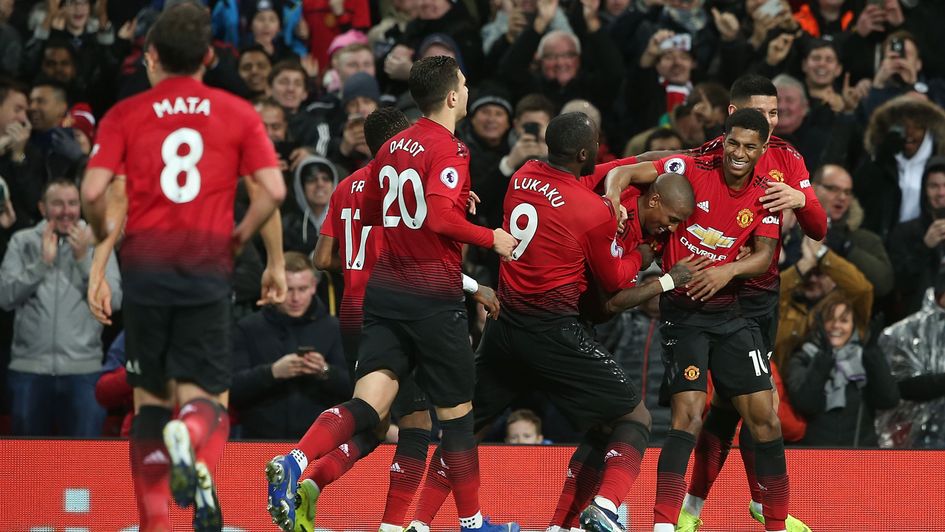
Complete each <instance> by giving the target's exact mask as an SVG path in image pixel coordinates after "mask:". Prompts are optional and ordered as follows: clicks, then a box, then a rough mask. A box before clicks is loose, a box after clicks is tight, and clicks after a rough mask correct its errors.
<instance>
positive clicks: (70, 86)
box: [39, 40, 87, 98]
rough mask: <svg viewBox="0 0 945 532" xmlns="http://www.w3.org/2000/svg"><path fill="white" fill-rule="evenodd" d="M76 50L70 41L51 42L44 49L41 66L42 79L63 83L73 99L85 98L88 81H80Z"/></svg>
mask: <svg viewBox="0 0 945 532" xmlns="http://www.w3.org/2000/svg"><path fill="white" fill-rule="evenodd" d="M76 60H77V58H76V53H75V48H73V47H72V45H71V44H69V42H68V41H62V40H56V41H49V42H48V43H46V46H45V47H44V48H43V60H42V63H40V66H39V75H40V76H41V78H44V79H49V80H52V81H57V82H59V83H62V84H63V85H64V86H65V87H66V89H67V90H68V91H69V95H70V96H71V97H73V98H81V97H83V96H84V89H85V83H86V81H87V80H84V79H80V78H79V76H78V70H77V68H76Z"/></svg>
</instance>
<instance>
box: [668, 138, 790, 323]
mask: <svg viewBox="0 0 945 532" xmlns="http://www.w3.org/2000/svg"><path fill="white" fill-rule="evenodd" d="M653 164H654V165H655V166H656V170H657V171H658V172H659V173H661V174H662V173H663V172H674V173H677V174H682V175H685V176H686V177H687V178H688V179H689V182H690V183H691V184H692V190H693V193H694V195H695V201H696V208H695V209H694V210H693V212H692V215H691V216H690V217H689V218H687V219H686V220H685V221H684V222H683V223H681V224H680V225H679V227H678V228H677V229H676V232H675V233H673V234H672V235H671V236H670V238H669V242H668V243H667V245H666V248H665V250H664V252H663V271H665V272H668V271H669V270H670V268H672V267H673V265H674V264H676V262H678V261H680V260H682V259H684V258H686V257H688V256H690V255H702V256H706V257H708V258H709V259H711V260H712V261H713V262H714V263H715V265H721V264H726V263H729V262H732V261H734V260H735V257H736V256H737V255H738V248H739V247H741V246H742V245H744V244H745V243H746V242H748V239H749V238H750V237H751V236H752V233H754V234H756V235H759V236H765V237H769V238H775V239H777V238H778V237H779V226H778V217H777V216H773V215H770V214H769V213H768V211H767V209H765V208H764V207H763V206H762V205H761V202H760V201H759V198H760V197H761V196H763V195H764V194H765V186H764V185H765V182H766V181H767V180H766V178H765V177H764V176H761V175H759V174H758V173H757V172H756V173H755V174H754V175H753V176H752V177H751V178H749V180H748V182H747V183H746V184H745V186H744V187H743V188H742V189H741V190H733V189H732V188H730V187H729V186H728V185H727V184H726V182H725V176H724V175H723V173H722V156H721V155H711V156H699V157H694V158H693V157H688V156H685V155H674V156H672V157H666V158H664V159H661V160H659V161H656V162H654V163H653ZM736 290H737V283H729V285H728V286H726V287H725V288H723V289H722V290H720V291H719V292H717V293H716V295H715V296H714V297H712V299H710V300H709V301H706V302H695V301H693V300H692V299H691V298H689V297H688V296H686V293H685V291H684V290H683V289H679V288H677V289H676V290H674V291H672V292H669V293H667V294H665V296H666V300H667V301H668V302H669V303H671V304H672V305H673V306H675V307H678V308H681V309H686V310H705V311H709V312H718V311H722V310H727V309H729V308H730V307H731V306H732V304H733V303H734V302H735V292H736Z"/></svg>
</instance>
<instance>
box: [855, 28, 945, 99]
mask: <svg viewBox="0 0 945 532" xmlns="http://www.w3.org/2000/svg"><path fill="white" fill-rule="evenodd" d="M882 53H883V59H882V61H881V62H880V64H879V68H878V69H877V70H876V75H875V76H874V77H873V86H872V88H871V89H870V90H869V92H868V93H867V95H866V98H865V99H864V100H863V109H862V116H865V117H868V116H871V115H872V114H873V112H874V111H875V110H876V109H877V108H878V107H879V106H880V105H882V104H884V103H886V102H888V101H889V100H891V99H893V98H895V97H896V96H901V95H903V94H909V93H912V92H917V93H919V94H924V95H925V96H926V97H928V99H929V101H931V102H932V103H934V104H936V105H938V106H939V107H942V106H945V80H942V79H938V78H936V79H928V78H926V77H925V75H924V74H923V73H922V58H921V57H920V56H921V54H920V51H919V47H918V46H917V45H916V40H915V37H913V35H912V34H911V33H909V32H907V31H897V32H895V33H893V34H891V35H890V36H889V37H886V40H885V41H883V49H882Z"/></svg>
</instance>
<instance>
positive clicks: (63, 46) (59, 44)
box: [43, 37, 78, 63]
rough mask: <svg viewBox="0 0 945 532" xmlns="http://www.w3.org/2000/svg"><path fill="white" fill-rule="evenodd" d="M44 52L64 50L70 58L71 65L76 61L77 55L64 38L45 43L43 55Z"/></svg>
mask: <svg viewBox="0 0 945 532" xmlns="http://www.w3.org/2000/svg"><path fill="white" fill-rule="evenodd" d="M46 50H65V51H66V52H68V53H69V57H70V58H72V62H73V63H75V62H77V61H78V54H76V51H75V48H74V47H73V46H72V44H70V43H69V41H67V40H65V39H64V38H61V37H53V38H52V39H49V40H48V41H46V45H45V46H43V55H45V54H46Z"/></svg>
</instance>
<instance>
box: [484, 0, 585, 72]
mask: <svg viewBox="0 0 945 532" xmlns="http://www.w3.org/2000/svg"><path fill="white" fill-rule="evenodd" d="M538 4H539V2H538V1H537V0H502V1H501V2H500V3H499V9H498V10H497V11H496V13H495V18H493V19H492V22H489V23H487V24H486V25H484V26H483V27H482V30H481V34H482V52H483V53H484V54H485V55H486V59H487V63H488V64H496V63H498V62H499V60H500V59H501V58H502V55H503V54H504V53H505V52H506V51H507V50H508V49H509V47H510V46H512V44H513V43H514V42H515V40H516V39H518V36H519V35H521V34H522V30H524V29H525V27H526V26H528V21H529V20H533V19H534V18H535V17H537V16H538ZM542 7H544V8H545V9H546V10H550V9H551V6H550V5H549V6H545V5H544V4H543V6H542ZM548 30H550V31H555V30H561V31H565V32H568V33H574V30H572V29H571V24H570V23H569V22H568V17H566V16H565V14H564V11H563V10H562V9H561V7H560V6H559V5H558V3H557V2H556V3H554V14H553V15H552V17H551V22H550V23H549V24H548Z"/></svg>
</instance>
